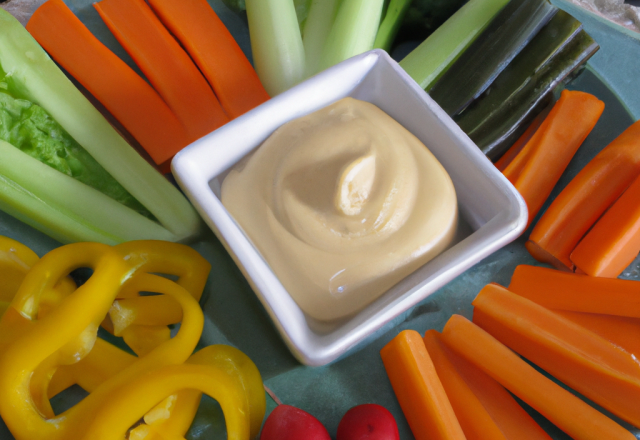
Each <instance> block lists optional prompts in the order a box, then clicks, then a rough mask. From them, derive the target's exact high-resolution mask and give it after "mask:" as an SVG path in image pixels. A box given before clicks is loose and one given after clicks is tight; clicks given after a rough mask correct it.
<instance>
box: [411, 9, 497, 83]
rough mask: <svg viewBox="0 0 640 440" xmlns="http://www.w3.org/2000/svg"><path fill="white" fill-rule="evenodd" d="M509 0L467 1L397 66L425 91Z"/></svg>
mask: <svg viewBox="0 0 640 440" xmlns="http://www.w3.org/2000/svg"><path fill="white" fill-rule="evenodd" d="M507 3H508V0H470V1H469V2H468V3H467V4H466V5H464V6H463V7H462V8H460V9H459V10H458V11H457V12H456V13H455V14H453V15H452V16H451V17H450V18H449V19H448V20H447V21H445V22H444V24H443V25H442V26H440V27H439V28H438V29H436V31H435V32H434V33H433V34H431V35H430V36H429V38H427V39H426V40H424V41H423V42H422V44H420V46H418V47H417V48H415V49H414V50H413V51H412V52H411V53H410V54H409V55H407V56H406V57H405V58H404V59H403V60H402V61H401V62H400V66H401V67H402V68H403V69H404V70H405V71H406V72H407V73H408V74H409V76H411V77H412V78H413V79H414V80H415V81H416V82H417V83H418V84H420V87H422V88H423V89H425V90H427V89H429V87H431V85H432V84H433V83H434V82H435V81H436V80H437V79H438V78H440V75H442V74H443V73H444V72H445V71H446V70H447V69H448V68H449V66H450V65H451V64H452V63H453V62H454V61H455V60H456V59H457V58H458V57H459V56H460V54H461V53H462V52H463V51H464V50H465V49H466V48H467V47H468V46H469V45H470V44H471V43H472V42H473V41H474V40H475V39H476V37H477V36H478V35H479V34H480V32H482V30H483V29H484V28H485V27H486V26H487V25H488V24H489V23H490V22H491V19H492V18H493V17H494V16H495V15H496V14H497V13H498V12H500V10H501V9H502V8H503V7H504V5H506V4H507Z"/></svg>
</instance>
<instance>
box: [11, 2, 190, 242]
mask: <svg viewBox="0 0 640 440" xmlns="http://www.w3.org/2000/svg"><path fill="white" fill-rule="evenodd" d="M0 68H1V69H2V71H4V72H5V73H6V74H7V79H8V80H9V81H11V83H12V87H13V88H14V89H15V90H19V91H20V93H21V95H22V96H21V97H22V98H25V99H29V100H30V101H32V102H34V103H36V104H38V105H40V106H41V107H42V108H44V109H45V110H46V111H47V112H48V113H49V114H50V115H51V116H52V117H53V118H54V119H55V120H56V121H57V122H58V123H59V124H60V125H61V126H62V127H63V128H64V129H65V130H66V131H67V132H68V133H69V135H71V136H72V137H73V138H74V139H75V140H76V141H77V142H78V143H79V144H80V145H81V146H82V147H83V148H84V149H85V150H86V151H87V152H88V153H89V154H91V155H92V156H93V158H94V159H96V161H97V162H98V163H99V164H100V165H102V167H103V168H104V169H105V170H106V171H107V172H108V173H109V174H111V176H113V178H114V179H116V180H117V181H118V182H119V183H120V184H121V185H122V186H123V187H124V188H125V189H126V190H127V191H128V192H129V193H130V194H131V195H132V196H133V197H135V198H136V199H137V200H138V201H139V202H140V203H141V204H142V205H144V206H145V207H146V208H147V209H148V210H149V211H150V212H151V213H152V214H153V216H154V217H155V218H156V219H157V220H158V222H159V223H160V225H157V224H155V223H154V225H155V226H152V225H150V224H149V220H148V219H146V218H145V217H143V216H142V215H140V214H138V213H136V212H134V211H133V210H131V209H129V208H127V207H125V206H124V205H121V204H119V203H118V204H117V206H114V205H111V204H109V203H108V202H106V203H104V204H103V203H98V202H97V201H96V202H94V203H89V202H88V201H85V199H83V198H82V197H81V196H80V193H79V192H76V191H72V190H71V189H70V187H68V186H65V187H64V192H63V188H62V187H60V191H61V192H60V196H61V197H68V198H70V199H76V198H77V199H78V200H83V202H82V203H77V204H76V206H77V208H78V209H80V211H78V212H75V213H74V214H73V215H74V216H76V217H77V218H85V219H90V220H89V221H87V222H85V225H86V228H88V229H91V230H94V232H95V233H97V234H102V235H104V236H111V237H130V238H127V239H133V238H136V236H137V234H138V232H142V231H145V230H147V232H146V233H145V234H144V237H145V238H152V237H155V238H158V239H170V240H182V239H185V238H188V237H190V236H192V235H194V234H196V233H197V232H198V230H199V228H200V225H201V221H200V219H199V217H198V215H197V213H196V212H195V210H194V209H193V207H192V206H191V205H190V204H189V202H188V201H187V200H186V199H185V198H184V196H182V194H180V192H179V191H178V190H177V189H176V188H175V187H174V186H173V185H172V184H170V183H169V182H168V181H167V180H166V179H165V178H164V177H163V176H162V175H161V174H159V173H158V172H157V171H155V170H154V169H153V168H152V167H151V166H150V165H149V164H148V163H147V162H146V161H145V160H144V159H142V158H141V157H140V156H139V155H138V153H136V152H135V150H134V149H133V148H132V147H131V146H130V145H129V144H127V142H126V141H125V140H124V139H123V138H122V137H121V136H120V135H119V134H118V133H117V132H116V131H115V130H114V129H113V127H111V125H110V124H109V123H108V122H107V120H106V119H105V118H104V117H103V116H102V115H101V114H100V113H99V112H98V111H97V110H96V109H95V107H93V105H91V103H89V101H88V100H87V99H86V98H85V97H84V96H83V95H82V93H80V91H78V89H76V87H75V86H74V85H73V84H72V83H71V82H70V81H69V79H68V78H67V77H66V76H65V75H64V73H62V71H61V70H60V69H59V68H58V67H57V66H56V64H55V63H54V62H53V61H52V60H51V59H50V58H49V56H48V55H47V54H46V53H45V51H44V50H42V48H41V47H40V45H39V44H38V43H37V42H36V41H35V40H34V39H33V38H32V37H31V35H30V34H29V33H28V32H27V31H26V29H25V28H24V27H23V26H22V25H21V24H20V23H19V22H18V21H17V20H16V19H15V18H13V17H12V16H11V15H10V14H9V13H8V12H6V11H4V10H2V9H0ZM1 161H2V163H3V166H10V165H12V163H11V162H9V161H7V160H6V159H5V158H4V156H3V158H2V160H1ZM15 165H16V166H17V167H18V168H17V169H15V170H13V172H17V173H22V174H23V176H24V178H29V179H34V180H37V181H38V183H43V184H46V185H45V186H47V185H49V181H47V182H43V181H41V179H40V174H38V173H35V174H32V173H31V171H30V170H29V169H27V168H21V167H20V166H18V164H15ZM9 180H13V179H8V178H5V184H7V185H8V183H7V182H8V181H9ZM53 185H54V184H53V183H51V186H52V187H51V188H50V190H51V191H55V187H54V186H53ZM67 190H68V191H69V192H67ZM23 193H25V194H26V192H25V191H23ZM14 195H15V194H14ZM34 197H35V198H36V199H38V200H39V201H41V202H42V204H43V205H47V204H48V202H49V201H50V200H48V198H47V197H41V195H40V194H38V193H33V194H30V195H29V194H26V195H25V198H24V202H25V203H26V204H27V205H30V204H31V203H32V202H33V200H32V199H33V198H34ZM96 200H98V199H96ZM19 202H20V201H19V200H17V201H15V200H14V202H12V203H14V205H12V206H14V208H12V211H15V210H16V209H19V208H18V206H19ZM16 203H17V204H16ZM98 205H99V206H98ZM51 206H53V203H52V204H51ZM94 209H101V210H100V211H99V212H93V211H92V210H94ZM25 215H26V214H25ZM53 217H55V218H56V220H55V228H56V230H59V231H61V232H60V234H61V235H59V236H58V238H59V239H61V241H73V239H72V238H70V237H72V236H73V235H74V234H75V232H74V229H75V228H76V227H77V221H76V220H75V219H73V218H71V217H70V216H66V217H65V216H60V215H54V216H52V220H51V221H54V220H53ZM100 217H103V220H104V219H114V218H116V217H121V219H122V221H119V220H115V221H113V222H109V225H110V226H108V227H106V229H104V230H101V229H102V226H97V225H96V224H93V223H92V222H93V221H94V220H95V221H97V220H98V219H99V218H100ZM65 218H66V220H65ZM151 223H153V222H151ZM156 226H157V227H156ZM47 228H49V229H51V228H54V226H48V227H47ZM65 234H68V235H66V237H67V238H66V239H64V237H65Z"/></svg>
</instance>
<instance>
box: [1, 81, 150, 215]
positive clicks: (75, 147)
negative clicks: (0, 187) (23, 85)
mask: <svg viewBox="0 0 640 440" xmlns="http://www.w3.org/2000/svg"><path fill="white" fill-rule="evenodd" d="M3 85H4V87H3ZM7 88H8V84H7V82H6V81H2V80H0V139H2V140H4V141H5V142H8V143H10V144H11V145H13V146H14V147H16V148H18V149H20V150H22V151H23V152H25V153H27V154H28V155H29V156H31V157H33V158H34V159H38V160H39V161H40V162H42V163H44V164H47V165H49V166H50V167H51V168H53V169H56V170H58V171H60V172H61V173H64V174H66V175H67V176H69V177H73V178H74V179H76V180H79V181H80V182H82V183H84V184H85V185H89V186H91V187H92V188H95V189H97V190H98V191H100V192H101V193H103V194H105V195H107V196H109V197H111V198H112V199H114V200H117V201H118V202H120V203H122V204H123V205H125V206H128V207H129V208H131V209H133V210H135V211H136V212H138V213H140V214H142V215H144V216H145V217H147V218H153V216H152V215H151V213H150V212H149V211H148V210H147V209H146V208H145V207H144V206H142V204H141V203H140V202H138V201H137V200H136V199H135V198H134V197H133V196H132V195H131V194H129V192H128V191H127V190H126V189H124V188H123V187H122V185H120V184H119V183H118V182H117V181H116V180H115V179H114V178H113V177H112V176H111V175H110V174H109V173H107V171H106V170H105V169H104V168H103V167H102V166H101V165H100V164H99V163H98V162H97V161H96V160H95V159H94V158H93V157H92V156H91V155H90V154H89V153H87V151H86V150H85V149H84V148H82V147H81V146H80V145H79V144H78V143H77V142H76V141H75V140H74V139H73V138H72V137H71V136H69V134H68V133H67V132H66V131H65V130H64V128H62V127H61V126H60V124H58V123H57V122H56V121H54V120H53V118H52V117H51V116H50V115H49V114H48V113H47V112H46V111H45V110H44V109H43V108H42V107H40V106H39V105H37V104H34V103H32V102H30V101H28V100H26V99H20V98H16V97H14V96H12V95H11V94H9V93H8V90H7Z"/></svg>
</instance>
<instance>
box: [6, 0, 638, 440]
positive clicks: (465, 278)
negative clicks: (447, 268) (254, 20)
mask: <svg viewBox="0 0 640 440" xmlns="http://www.w3.org/2000/svg"><path fill="white" fill-rule="evenodd" d="M14 1H15V0H14ZM65 1H66V3H67V4H68V5H69V6H70V7H71V8H72V9H74V11H75V12H76V13H77V14H78V15H79V17H80V18H81V20H82V21H83V22H85V23H86V24H87V25H88V26H89V27H90V29H91V30H92V31H93V32H94V33H95V34H96V35H97V36H98V37H99V38H100V39H102V40H103V41H104V42H105V43H106V44H107V45H108V46H110V47H111V48H113V49H114V50H115V51H116V52H117V53H118V54H119V55H122V56H123V58H125V59H127V60H129V58H128V57H126V55H125V54H124V52H123V51H122V49H121V48H119V46H118V44H117V43H116V41H115V40H114V39H113V37H111V36H110V34H109V32H108V31H107V29H106V27H105V26H104V25H103V24H102V22H101V20H100V18H99V17H98V15H97V13H95V11H94V10H93V8H92V7H91V3H92V1H93V0H65ZM209 2H210V3H211V4H212V5H213V6H214V8H215V9H216V11H218V13H219V15H220V16H221V18H222V19H223V21H225V23H226V24H227V26H228V27H229V28H230V30H231V31H232V33H233V34H234V36H235V37H236V38H237V40H238V41H239V42H240V45H241V46H242V47H243V49H245V51H246V52H247V53H249V39H248V33H247V29H246V26H245V25H244V23H243V21H242V20H241V19H239V18H238V17H237V16H235V15H234V14H233V13H231V12H230V11H229V10H227V9H226V8H225V6H224V5H223V4H222V3H221V0H209ZM554 3H556V4H557V5H558V6H560V7H562V8H564V9H567V11H568V12H570V13H572V14H574V15H575V16H576V18H578V19H579V20H581V21H583V23H584V25H585V28H586V29H587V31H588V32H589V33H590V34H591V35H592V36H593V37H594V38H595V39H596V41H598V43H599V44H600V46H601V50H600V51H599V52H598V53H597V54H596V55H595V56H594V57H593V58H592V60H591V61H590V62H589V68H588V70H586V71H585V72H584V73H583V75H582V76H580V77H579V78H578V79H577V80H576V81H574V82H573V83H572V84H571V88H574V89H578V90H583V91H586V92H590V93H593V94H594V95H596V96H597V97H599V98H600V99H601V100H603V101H604V102H605V104H606V108H605V111H604V114H603V115H602V118H601V119H600V121H599V122H598V124H597V125H596V128H595V129H594V131H593V132H592V134H591V135H590V136H589V137H588V138H587V140H586V141H585V143H584V144H583V146H582V147H581V148H580V150H579V151H578V154H577V155H576V156H575V158H574V159H573V161H572V162H571V164H570V165H569V167H568V169H567V171H566V173H565V174H564V175H563V177H562V180H561V181H560V182H559V184H558V185H557V187H556V188H555V190H554V193H553V194H552V197H554V196H555V195H556V194H557V193H558V192H559V191H560V190H561V189H562V188H563V187H564V186H565V185H566V184H567V183H568V182H569V181H570V179H571V178H572V177H573V176H575V174H577V172H578V171H579V170H580V169H581V168H582V167H583V166H584V165H585V164H586V163H587V162H588V161H589V160H590V159H591V158H592V157H593V156H594V155H595V154H596V153H597V152H598V151H600V150H601V149H602V148H603V147H604V146H606V145H607V144H608V143H609V142H610V141H611V140H613V139H614V138H615V137H616V136H617V135H618V134H619V133H620V132H622V131H623V130H624V129H625V128H626V127H628V126H629V125H630V124H631V123H632V122H633V121H635V120H636V119H638V118H640V87H639V86H638V82H637V81H638V76H637V72H639V71H640V38H638V37H639V36H634V35H632V33H631V32H629V31H625V30H622V29H621V28H619V27H617V26H615V25H610V24H608V23H606V22H605V21H604V20H602V19H600V18H599V17H596V16H594V15H593V14H590V13H587V12H582V11H580V10H578V9H577V8H576V7H574V6H573V5H571V4H569V3H567V2H565V0H556V1H555V2H554ZM0 235H6V236H9V237H11V238H14V239H16V240H18V241H21V242H23V243H24V244H26V245H27V246H29V247H31V248H32V249H33V250H34V251H36V252H37V253H38V254H39V255H43V254H45V253H46V252H48V251H49V250H51V249H53V248H54V247H56V246H58V245H59V244H58V243H56V242H55V241H54V240H52V239H50V238H48V237H47V236H45V235H43V234H41V233H39V232H38V231H36V230H34V229H32V228H30V227H29V226H26V225H25V224H23V223H21V222H19V221H18V220H15V219H13V218H12V217H10V216H8V215H6V214H4V213H2V212H0ZM528 235H529V234H528V231H527V232H526V233H525V234H524V235H523V237H527V236H528ZM524 241H525V239H524V238H520V239H519V240H517V241H515V242H513V243H511V244H510V245H508V246H506V247H504V248H503V249H501V250H500V251H498V252H496V253H494V254H493V255H491V256H490V257H488V258H486V259H485V260H483V261H482V262H480V263H479V264H477V265H476V266H474V267H473V268H471V269H470V270H468V271H467V272H465V273H464V274H463V275H461V276H459V277H458V278H456V279H455V280H454V281H452V282H451V283H449V284H448V285H447V286H445V287H444V288H442V289H441V290H440V291H438V292H437V293H435V294H433V295H432V296H430V297H429V298H428V299H427V300H425V301H424V302H423V303H421V304H419V305H418V306H416V307H414V308H413V309H411V310H410V311H408V312H407V313H405V314H404V315H402V316H400V317H398V318H397V319H396V320H394V321H393V322H392V323H390V324H389V325H388V326H387V327H385V328H384V329H382V330H380V331H379V332H378V333H377V334H375V335H372V336H371V338H369V340H368V341H367V342H365V343H364V344H362V345H361V346H360V347H359V349H358V350H357V351H356V352H355V353H352V354H351V355H350V356H348V357H346V358H344V359H341V360H338V361H336V362H334V363H333V364H331V365H328V366H324V367H305V366H302V365H301V364H299V363H298V362H297V361H296V360H295V359H294V358H293V356H292V355H291V354H290V353H289V351H288V350H287V348H286V346H285V345H284V343H283V342H282V341H281V340H280V337H279V336H278V333H277V332H276V330H275V328H274V327H273V325H272V324H271V321H270V319H269V317H268V316H267V314H266V312H265V311H264V309H263V308H262V306H261V304H260V303H259V301H258V300H257V299H256V297H255V295H254V294H253V292H252V291H251V289H250V287H249V285H248V284H247V282H246V281H245V279H244V277H243V276H242V274H241V273H240V271H239V270H238V268H237V267H236V266H235V264H234V263H233V261H232V260H231V258H230V257H229V255H228V254H227V253H226V251H225V250H224V248H223V247H222V245H221V244H220V243H219V242H218V240H217V239H216V238H215V237H214V236H213V234H212V233H208V234H206V235H205V236H203V237H201V239H200V240H199V241H198V242H196V243H195V244H194V245H193V247H194V248H195V249H197V250H198V251H199V252H200V253H202V255H204V256H205V257H206V258H207V259H208V260H209V261H210V262H211V263H212V266H213V269H212V272H211V276H210V279H209V282H208V284H207V286H206V289H205V294H204V296H203V300H202V305H203V308H204V311H205V316H206V322H205V330H204V334H203V339H202V343H203V344H206V345H209V344H216V343H226V344H231V345H233V346H235V347H237V348H239V349H240V350H242V351H244V352H245V353H246V354H247V355H249V356H250V357H251V358H252V359H253V361H254V362H255V363H256V364H257V366H258V368H259V369H260V371H261V373H262V375H263V379H264V380H265V384H266V385H267V386H268V387H269V388H270V389H271V390H273V392H274V393H275V394H276V395H277V396H278V397H279V398H280V400H282V401H283V402H284V403H287V404H290V405H294V406H297V407H299V408H302V409H304V410H306V411H308V412H310V413H311V414H313V415H315V416H316V417H317V418H318V419H319V420H320V421H321V422H322V423H323V424H324V425H325V426H326V427H327V429H328V430H329V433H330V434H331V435H332V436H335V433H336V429H337V426H338V422H339V421H340V418H341V417H342V415H343V414H344V413H345V412H346V411H347V410H348V409H349V408H351V407H352V406H354V405H358V404H361V403H378V404H380V405H383V406H385V407H386V408H388V409H389V410H390V411H391V412H392V413H393V414H394V416H395V417H396V420H397V421H398V425H399V428H400V438H401V439H403V440H410V439H412V438H413V436H412V434H411V431H410V430H409V427H408V425H407V423H406V421H405V419H404V416H403V415H402V412H401V410H400V407H399V406H398V403H397V402H396V399H395V396H394V394H393V390H392V389H391V386H390V384H389V381H388V379H387V376H386V373H385V371H384V368H383V366H382V362H381V360H380V356H379V351H380V349H381V348H382V347H383V346H384V345H385V344H386V343H387V342H389V341H390V340H391V339H392V338H393V337H394V336H395V335H396V334H398V332H400V331H402V330H404V329H414V330H417V331H419V332H421V333H423V332H424V331H426V330H427V329H430V328H435V329H437V330H441V329H442V327H443V326H444V324H445V322H446V321H447V319H449V317H450V316H451V315H452V314H454V313H458V314H462V315H464V316H467V317H469V318H471V316H472V307H471V301H472V299H473V298H474V297H475V295H476V294H477V293H478V291H479V290H480V289H481V288H482V287H483V286H484V285H485V284H487V283H489V282H498V283H500V284H503V285H507V284H508V283H509V280H510V277H511V274H512V273H513V270H514V268H515V267H516V266H517V265H519V264H537V263H536V262H535V261H534V260H533V259H532V258H531V257H530V255H529V254H528V253H527V251H526V250H525V248H524ZM623 277H625V278H631V279H637V280H640V259H637V260H636V261H635V262H634V263H633V264H632V265H631V266H629V268H628V269H627V270H626V271H625V272H624V274H623ZM80 398H82V393H81V392H79V391H78V390H72V391H71V392H69V393H67V394H65V395H64V396H61V397H60V398H57V399H55V401H54V402H53V403H54V406H55V407H56V408H57V409H58V410H61V409H63V408H65V407H67V406H68V405H70V404H72V403H73V402H74V401H76V400H77V399H80ZM267 402H268V408H267V410H268V411H270V410H271V409H273V407H274V406H275V403H274V402H273V401H272V400H271V399H269V398H267ZM205 403H206V405H203V410H202V411H201V412H200V413H199V415H198V417H197V419H196V422H195V423H194V426H193V427H192V429H191V431H190V433H189V436H188V438H189V439H212V440H213V439H215V440H217V439H224V438H226V435H225V433H224V421H223V419H222V416H221V413H220V411H219V408H218V407H217V406H216V405H215V403H213V402H211V401H208V400H207V401H205ZM530 411H531V412H532V414H534V417H535V418H536V420H537V421H538V422H539V423H540V424H541V425H542V426H543V427H544V428H545V429H546V430H547V431H548V432H549V433H550V435H551V436H552V437H553V438H554V439H555V440H561V439H562V440H564V439H568V438H569V437H568V436H566V435H565V434H564V433H562V432H560V431H559V430H558V429H557V428H555V427H554V426H553V425H551V424H550V423H549V422H547V421H546V420H545V419H544V418H543V417H542V416H540V415H539V414H535V412H534V411H533V410H530ZM626 426H628V425H626ZM628 427H629V429H632V430H633V429H634V428H631V427H630V426H628ZM633 432H634V433H635V435H636V437H638V438H640V431H639V430H637V429H636V430H633ZM12 438H13V437H12V436H11V434H10V433H9V432H8V430H7V428H6V427H5V426H4V424H1V423H0V440H10V439H12ZM34 440H36V439H34ZM70 440H71V439H70Z"/></svg>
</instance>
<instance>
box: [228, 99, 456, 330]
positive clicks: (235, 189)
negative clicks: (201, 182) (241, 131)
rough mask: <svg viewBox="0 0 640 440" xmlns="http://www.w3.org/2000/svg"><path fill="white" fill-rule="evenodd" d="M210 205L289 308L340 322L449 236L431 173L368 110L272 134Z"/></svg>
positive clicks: (350, 103)
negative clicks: (221, 211)
mask: <svg viewBox="0 0 640 440" xmlns="http://www.w3.org/2000/svg"><path fill="white" fill-rule="evenodd" d="M221 198H222V203H223V204H224V206H225V207H226V208H227V210H228V211H229V212H230V213H231V215H232V216H233V217H234V218H235V220H236V221H237V222H238V223H239V224H240V226H241V227H242V228H243V230H244V232H245V234H247V236H248V237H249V238H250V239H251V240H252V242H253V243H254V245H255V246H256V247H257V248H258V250H259V251H260V253H261V254H262V256H263V257H264V258H265V260H266V261H267V262H268V263H269V265H270V267H271V268H272V270H273V271H274V273H275V274H276V275H277V276H278V278H279V279H280V281H281V282H282V284H283V286H284V287H285V289H287V291H288V292H289V294H290V295H291V296H292V297H293V299H294V300H295V302H296V303H297V304H298V305H299V306H300V308H301V309H302V310H303V311H304V312H305V313H306V314H307V315H309V316H311V317H313V318H315V319H318V320H323V321H326V320H333V319H337V318H341V317H345V316H348V315H351V314H353V313H355V312H357V311H359V310H360V309H362V308H363V307H364V306H366V305H367V304H369V303H370V302H371V301H373V300H374V299H376V298H377V297H379V296H380V295H381V294H382V293H384V292H385V291H386V290H388V289H389V288H390V287H391V286H393V285H394V284H396V283H397V282H398V281H400V280H401V279H402V278H404V277H405V276H407V275H408V274H410V273H411V272H413V271H414V270H416V269H417V268H418V267H420V266H422V265H423V264H425V263H426V262H427V261H429V260H431V259H432V258H434V257H435V256H436V255H438V254H439V253H440V252H442V251H443V250H444V249H445V248H446V247H447V246H448V245H449V244H450V243H451V240H452V239H453V236H454V234H455V230H456V224H457V218H458V214H457V202H456V194H455V190H454V187H453V184H452V182H451V179H450V177H449V175H448V174H447V172H446V171H445V169H444V168H443V167H442V165H441V164H440V162H438V160H437V159H436V158H435V157H434V156H433V154H431V152H430V151H429V150H428V149H427V148H426V147H425V145H424V144H423V143H422V142H420V141H419V140H418V139H417V138H416V137H415V136H413V135H412V134H411V133H409V132H408V131H407V130H406V129H405V128H404V127H402V126H401V125H400V124H399V123H398V122H396V121H395V120H394V119H392V118H391V117H390V116H388V115H387V114H386V113H384V112H383V111H382V110H380V109H379V108H378V107H376V106H375V105H373V104H370V103H367V102H364V101H359V100H356V99H353V98H344V99H342V100H340V101H338V102H336V103H334V104H332V105H330V106H328V107H325V108H323V109H321V110H318V111H316V112H315V113H312V114H310V115H307V116H304V117H301V118H298V119H296V120H293V121H291V122H288V123H286V124H284V125H283V126H281V127H280V128H278V129H277V130H276V131H275V132H274V133H273V134H272V135H271V136H270V137H269V138H268V139H267V140H266V141H265V142H264V143H263V144H262V145H261V146H260V147H259V148H258V149H257V150H256V151H255V152H254V154H253V155H252V156H250V157H249V158H248V160H246V161H243V162H242V163H241V164H239V166H236V168H234V169H233V170H232V171H231V172H230V173H229V174H228V176H227V177H226V178H225V180H224V182H223V183H222V197H221Z"/></svg>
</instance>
